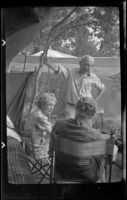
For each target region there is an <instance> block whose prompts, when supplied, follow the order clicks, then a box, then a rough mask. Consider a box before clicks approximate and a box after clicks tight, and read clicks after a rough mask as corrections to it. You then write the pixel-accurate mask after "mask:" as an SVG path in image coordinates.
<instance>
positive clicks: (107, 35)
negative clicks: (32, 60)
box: [24, 7, 119, 56]
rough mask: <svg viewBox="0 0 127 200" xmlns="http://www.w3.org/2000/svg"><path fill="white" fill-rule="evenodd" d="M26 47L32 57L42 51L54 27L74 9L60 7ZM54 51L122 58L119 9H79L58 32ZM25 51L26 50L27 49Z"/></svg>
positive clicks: (56, 31) (54, 35)
mask: <svg viewBox="0 0 127 200" xmlns="http://www.w3.org/2000/svg"><path fill="white" fill-rule="evenodd" d="M55 9H56V10H55V12H54V13H53V14H52V16H51V17H50V20H49V22H48V24H46V25H45V26H44V27H42V30H41V31H40V33H39V34H37V35H36V37H35V38H34V40H33V41H32V43H31V44H30V45H29V46H28V47H29V48H28V47H27V49H28V52H29V54H32V53H34V52H36V51H37V50H43V49H44V47H45V44H46V41H47V38H48V35H49V33H50V31H51V30H52V27H54V26H56V25H57V24H58V23H59V22H60V21H61V20H63V19H64V18H65V17H66V16H67V15H68V14H69V13H70V12H71V11H72V10H73V9H74V8H73V7H57V8H55ZM50 45H51V48H53V49H55V50H58V51H61V52H63V53H68V54H71V55H75V56H82V55H83V54H91V55H93V56H119V10H118V8H117V7H76V10H75V12H74V13H73V14H72V15H71V16H70V17H69V18H68V19H67V20H66V21H65V22H64V23H62V24H61V25H60V26H58V27H57V29H56V30H55V32H54V34H53V36H52V41H51V44H50ZM24 51H26V49H25V50H24Z"/></svg>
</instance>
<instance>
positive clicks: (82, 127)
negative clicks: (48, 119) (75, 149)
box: [49, 97, 110, 182]
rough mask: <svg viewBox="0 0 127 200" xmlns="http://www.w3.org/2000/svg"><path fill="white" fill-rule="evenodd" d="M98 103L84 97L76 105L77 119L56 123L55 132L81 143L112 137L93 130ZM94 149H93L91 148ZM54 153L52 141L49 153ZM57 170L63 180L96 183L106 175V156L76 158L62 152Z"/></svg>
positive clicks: (57, 159)
mask: <svg viewBox="0 0 127 200" xmlns="http://www.w3.org/2000/svg"><path fill="white" fill-rule="evenodd" d="M96 112H97V103H96V101H95V100H94V99H91V98H88V97H83V98H81V99H80V100H78V102H77V104H76V112H75V118H74V119H72V118H70V119H67V120H58V121H56V123H55V125H54V127H53V132H54V133H55V134H56V135H60V136H62V137H64V138H68V139H71V140H73V141H79V142H91V141H98V140H100V139H108V138H109V137H110V136H109V135H107V134H101V132H99V130H97V129H94V128H92V118H93V117H94V116H95V115H96ZM91 148H92V147H91ZM51 151H52V140H51V143H50V149H49V153H50V152H51ZM55 168H56V172H57V173H58V175H60V176H61V177H62V178H72V179H80V180H84V181H88V182H96V181H97V180H98V179H100V178H101V177H102V175H103V173H104V156H103V155H100V156H90V157H88V158H80V159H79V158H76V157H74V156H71V155H65V154H63V153H62V152H61V153H58V154H57V155H56V157H55Z"/></svg>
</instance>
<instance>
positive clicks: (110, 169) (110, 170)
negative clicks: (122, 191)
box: [109, 156, 112, 183]
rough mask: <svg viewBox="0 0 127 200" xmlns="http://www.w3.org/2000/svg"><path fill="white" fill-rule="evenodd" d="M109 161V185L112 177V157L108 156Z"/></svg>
mask: <svg viewBox="0 0 127 200" xmlns="http://www.w3.org/2000/svg"><path fill="white" fill-rule="evenodd" d="M109 159H110V160H109V163H110V165H109V183H111V176H112V156H110V158H109Z"/></svg>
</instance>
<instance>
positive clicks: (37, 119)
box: [23, 93, 56, 159]
mask: <svg viewBox="0 0 127 200" xmlns="http://www.w3.org/2000/svg"><path fill="white" fill-rule="evenodd" d="M55 103H56V98H55V95H54V94H53V93H44V94H42V95H41V96H39V97H38V98H37V100H36V103H35V105H34V106H33V108H32V110H31V113H30V115H27V114H26V113H27V112H28V110H27V109H28V108H29V107H28V104H26V106H25V108H24V111H25V112H24V120H23V121H24V132H26V137H25V135H24V140H25V144H26V153H27V154H28V155H29V156H31V157H35V158H37V159H44V158H47V157H48V149H49V140H50V133H51V131H52V125H51V123H50V121H49V119H48V116H49V115H50V114H51V112H52V110H53V109H54V105H55ZM27 132H29V134H30V136H29V137H27Z"/></svg>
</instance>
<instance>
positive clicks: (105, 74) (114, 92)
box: [11, 50, 121, 124]
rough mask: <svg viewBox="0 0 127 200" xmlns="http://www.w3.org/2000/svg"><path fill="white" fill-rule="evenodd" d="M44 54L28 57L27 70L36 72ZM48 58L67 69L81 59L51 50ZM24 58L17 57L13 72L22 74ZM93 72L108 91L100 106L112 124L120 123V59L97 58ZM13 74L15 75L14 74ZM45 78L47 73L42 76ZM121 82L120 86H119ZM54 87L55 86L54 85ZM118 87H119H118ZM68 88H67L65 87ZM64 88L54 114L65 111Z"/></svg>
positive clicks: (75, 66) (76, 65)
mask: <svg viewBox="0 0 127 200" xmlns="http://www.w3.org/2000/svg"><path fill="white" fill-rule="evenodd" d="M41 53H42V52H38V53H36V54H34V55H31V56H28V57H27V59H26V63H27V65H26V70H25V73H24V74H26V73H27V71H34V70H35V66H36V67H38V66H39V56H40V54H41ZM48 57H49V59H50V62H52V63H54V64H55V65H64V66H65V67H67V68H77V67H78V61H79V59H80V58H77V57H74V56H71V55H67V54H63V53H61V52H58V51H54V50H49V51H48ZM23 62H24V56H23V55H18V56H16V57H15V58H14V59H13V61H12V63H11V66H12V72H14V73H15V72H22V69H23V65H24V63H23ZM43 70H44V72H46V71H48V67H46V66H43ZM93 71H94V72H95V73H96V75H97V76H98V77H99V78H100V79H101V81H102V82H103V83H104V84H105V86H106V90H105V93H104V94H103V96H102V97H101V99H100V100H99V106H100V107H103V108H104V110H105V117H106V118H107V120H109V121H110V124H112V120H113V123H114V122H116V123H117V121H118V122H119V123H120V118H121V93H120V88H118V87H117V86H119V87H120V58H115V57H110V58H107V57H106V58H95V67H94V68H93ZM14 73H13V74H14ZM42 77H43V78H42V79H44V78H45V73H43V76H42ZM114 77H115V78H114ZM118 81H119V84H118ZM52 85H53V84H52ZM116 85H117V86H116ZM64 87H65V88H66V86H64ZM64 92H65V90H64V88H63V89H61V90H60V93H59V98H58V102H57V104H56V106H55V110H54V112H53V114H58V113H59V112H60V110H63V106H64V104H63V102H64V101H63V99H64V96H65V93H64Z"/></svg>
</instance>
